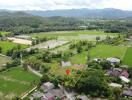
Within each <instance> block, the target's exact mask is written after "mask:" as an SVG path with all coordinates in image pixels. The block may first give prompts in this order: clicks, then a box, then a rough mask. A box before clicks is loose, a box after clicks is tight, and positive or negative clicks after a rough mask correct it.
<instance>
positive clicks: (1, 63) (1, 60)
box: [0, 56, 11, 70]
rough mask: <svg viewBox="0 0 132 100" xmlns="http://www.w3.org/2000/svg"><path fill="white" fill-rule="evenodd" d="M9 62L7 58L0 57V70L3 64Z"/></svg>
mask: <svg viewBox="0 0 132 100" xmlns="http://www.w3.org/2000/svg"><path fill="white" fill-rule="evenodd" d="M10 61H11V59H10V58H9V57H4V56H0V70H1V69H2V68H3V65H4V64H6V63H7V62H10Z"/></svg>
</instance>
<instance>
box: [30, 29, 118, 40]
mask: <svg viewBox="0 0 132 100" xmlns="http://www.w3.org/2000/svg"><path fill="white" fill-rule="evenodd" d="M107 35H108V36H111V37H115V36H117V34H114V33H112V34H109V33H104V32H103V31H62V32H46V33H34V34H32V35H31V37H40V38H41V37H47V36H48V37H57V38H58V39H59V40H81V39H84V40H85V39H89V40H94V41H95V39H96V37H97V36H100V37H101V39H104V38H105V37H106V36H107Z"/></svg>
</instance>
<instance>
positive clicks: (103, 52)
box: [90, 45, 127, 60]
mask: <svg viewBox="0 0 132 100" xmlns="http://www.w3.org/2000/svg"><path fill="white" fill-rule="evenodd" d="M126 50H127V47H124V46H111V45H98V46H96V47H95V48H93V49H92V50H91V52H90V55H91V56H92V57H93V58H107V57H117V58H120V59H121V60H122V59H123V57H124V54H125V52H126Z"/></svg>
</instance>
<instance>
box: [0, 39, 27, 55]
mask: <svg viewBox="0 0 132 100" xmlns="http://www.w3.org/2000/svg"><path fill="white" fill-rule="evenodd" d="M17 45H18V44H16V43H13V42H10V41H0V47H1V48H2V53H3V54H6V52H7V51H8V50H11V49H12V48H14V47H16V46H17ZM20 46H21V48H27V47H28V46H27V45H20Z"/></svg>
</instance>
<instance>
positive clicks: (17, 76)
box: [0, 67, 39, 99]
mask: <svg viewBox="0 0 132 100" xmlns="http://www.w3.org/2000/svg"><path fill="white" fill-rule="evenodd" d="M34 82H35V83H38V82H39V78H38V77H37V76H36V75H34V74H32V73H29V72H26V71H24V70H23V69H22V68H18V67H17V68H12V69H10V70H7V71H5V72H1V73H0V98H2V96H3V97H5V98H6V99H10V98H12V97H14V96H21V95H22V94H23V93H25V92H27V91H29V90H30V89H32V88H33V83H34Z"/></svg>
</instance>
